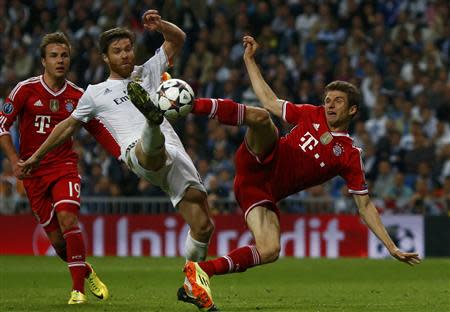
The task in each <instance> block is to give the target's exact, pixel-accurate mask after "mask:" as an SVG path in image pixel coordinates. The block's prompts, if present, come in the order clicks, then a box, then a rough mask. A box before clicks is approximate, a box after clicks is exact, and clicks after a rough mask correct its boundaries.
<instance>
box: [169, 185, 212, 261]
mask: <svg viewBox="0 0 450 312" xmlns="http://www.w3.org/2000/svg"><path fill="white" fill-rule="evenodd" d="M178 209H179V211H180V214H181V215H182V216H183V218H184V220H185V221H186V222H187V224H189V227H190V231H189V233H188V236H187V239H186V247H185V248H186V259H187V260H192V261H196V262H197V261H203V260H205V258H206V255H207V251H208V244H209V240H210V238H211V235H212V233H213V231H214V225H213V223H212V222H211V219H210V216H209V206H208V202H207V201H206V194H205V193H203V192H201V191H199V190H197V189H195V188H192V187H189V188H188V189H187V190H186V193H185V195H184V197H183V199H182V200H181V201H180V203H179V204H178Z"/></svg>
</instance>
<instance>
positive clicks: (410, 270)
mask: <svg viewBox="0 0 450 312" xmlns="http://www.w3.org/2000/svg"><path fill="white" fill-rule="evenodd" d="M88 260H89V261H90V262H91V263H92V264H93V265H94V267H95V269H96V271H97V273H98V274H99V276H100V277H101V278H102V279H103V280H104V282H105V283H106V284H107V285H108V287H109V289H110V293H111V297H110V299H109V300H108V301H105V302H101V301H100V300H98V299H96V298H95V297H93V296H92V295H91V294H88V299H89V303H88V304H86V305H80V306H68V305H67V304H66V303H67V300H68V298H69V292H70V287H71V282H70V278H69V273H68V269H67V267H66V266H65V264H64V263H63V262H62V261H60V260H59V259H58V258H56V257H19V256H17V257H16V256H1V257H0V311H27V312H28V311H132V312H139V311H188V312H189V311H198V310H197V308H196V307H195V306H193V305H189V304H185V303H182V302H179V301H177V300H176V291H177V289H178V287H179V286H180V285H181V283H182V280H183V275H182V273H181V267H182V265H183V263H184V260H183V259H181V258H119V257H104V258H89V259H88ZM211 284H212V292H213V296H214V301H215V303H216V305H217V306H218V307H219V308H220V310H221V311H260V312H261V311H262V312H264V311H266V312H277V311H280V312H281V311H305V312H331V311H333V312H335V311H336V312H337V311H339V312H347V311H355V312H356V311H358V312H369V311H373V312H386V311H395V312H402V311H404V312H415V311H417V312H425V311H432V312H449V311H450V259H425V260H424V262H423V263H422V264H420V265H418V266H416V267H409V266H407V265H405V264H403V263H399V262H397V261H395V260H368V259H338V260H326V259H292V258H285V259H281V260H279V261H278V262H276V263H273V264H270V265H265V266H262V267H257V268H253V269H251V270H249V271H247V272H246V273H240V274H230V275H225V276H216V277H213V278H212V280H211ZM86 286H87V285H86Z"/></svg>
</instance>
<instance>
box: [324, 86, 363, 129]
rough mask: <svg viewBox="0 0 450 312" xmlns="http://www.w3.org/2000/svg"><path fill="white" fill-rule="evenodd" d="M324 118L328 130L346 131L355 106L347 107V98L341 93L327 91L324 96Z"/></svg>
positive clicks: (354, 111)
mask: <svg viewBox="0 0 450 312" xmlns="http://www.w3.org/2000/svg"><path fill="white" fill-rule="evenodd" d="M324 102H325V103H324V105H325V116H326V118H327V123H328V126H329V127H330V130H334V131H343V130H347V127H348V124H349V122H350V120H351V119H352V116H353V115H354V114H355V113H356V106H354V105H353V106H351V107H349V104H348V97H347V94H345V93H344V92H342V91H337V90H334V91H329V92H328V93H327V95H326V96H325V101H324Z"/></svg>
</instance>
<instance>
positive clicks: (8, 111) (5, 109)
mask: <svg viewBox="0 0 450 312" xmlns="http://www.w3.org/2000/svg"><path fill="white" fill-rule="evenodd" d="M2 111H3V114H5V115H10V114H12V112H13V111H14V105H13V104H12V103H11V102H6V103H5V104H3V109H2Z"/></svg>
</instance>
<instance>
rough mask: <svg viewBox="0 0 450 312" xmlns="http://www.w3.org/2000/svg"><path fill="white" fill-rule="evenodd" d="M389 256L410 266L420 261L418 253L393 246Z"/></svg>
mask: <svg viewBox="0 0 450 312" xmlns="http://www.w3.org/2000/svg"><path fill="white" fill-rule="evenodd" d="M391 256H392V257H394V258H395V259H397V260H398V261H401V262H405V263H407V264H409V265H411V266H412V265H414V264H419V263H420V261H421V260H420V258H419V254H417V253H412V252H403V251H401V250H400V249H398V248H395V249H394V250H392V251H391Z"/></svg>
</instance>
